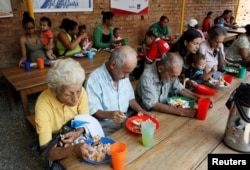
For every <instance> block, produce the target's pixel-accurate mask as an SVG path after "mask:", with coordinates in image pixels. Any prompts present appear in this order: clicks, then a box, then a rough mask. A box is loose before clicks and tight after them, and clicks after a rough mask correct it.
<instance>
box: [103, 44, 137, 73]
mask: <svg viewBox="0 0 250 170" xmlns="http://www.w3.org/2000/svg"><path fill="white" fill-rule="evenodd" d="M124 47H125V46H124ZM124 47H120V48H118V49H116V50H114V51H113V52H112V53H111V55H110V57H109V60H108V62H109V63H112V62H113V63H115V64H116V66H117V67H118V68H121V67H122V66H123V64H124V63H125V61H126V59H127V57H128V55H135V56H137V53H136V51H135V50H134V49H133V48H131V47H129V46H127V48H126V51H125V50H124Z"/></svg>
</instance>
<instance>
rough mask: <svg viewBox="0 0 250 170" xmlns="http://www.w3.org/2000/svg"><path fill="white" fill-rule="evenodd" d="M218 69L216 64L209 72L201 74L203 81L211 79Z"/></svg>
mask: <svg viewBox="0 0 250 170" xmlns="http://www.w3.org/2000/svg"><path fill="white" fill-rule="evenodd" d="M205 70H206V69H205ZM216 71H217V65H214V66H213V67H212V68H211V70H210V71H209V72H207V73H206V72H204V74H203V75H201V76H200V79H201V80H203V81H206V80H208V79H210V78H211V77H212V75H213V74H214V73H215V72H216Z"/></svg>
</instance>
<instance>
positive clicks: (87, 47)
mask: <svg viewBox="0 0 250 170" xmlns="http://www.w3.org/2000/svg"><path fill="white" fill-rule="evenodd" d="M81 34H87V28H86V25H80V26H78V35H81ZM80 46H81V47H82V49H83V51H88V50H90V49H91V48H92V42H90V41H89V38H88V37H86V38H85V39H84V40H82V41H81V42H80Z"/></svg>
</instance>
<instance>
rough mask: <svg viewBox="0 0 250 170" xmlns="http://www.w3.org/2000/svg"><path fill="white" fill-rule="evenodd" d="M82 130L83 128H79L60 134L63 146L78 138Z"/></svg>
mask: <svg viewBox="0 0 250 170" xmlns="http://www.w3.org/2000/svg"><path fill="white" fill-rule="evenodd" d="M83 132H84V128H79V129H77V130H75V131H71V132H68V133H65V134H63V135H61V142H62V144H63V146H68V145H71V144H72V143H73V142H74V140H75V139H76V138H78V137H79V136H80V135H81V134H82V133H83Z"/></svg>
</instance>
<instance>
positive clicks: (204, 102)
mask: <svg viewBox="0 0 250 170" xmlns="http://www.w3.org/2000/svg"><path fill="white" fill-rule="evenodd" d="M209 105H210V100H209V99H206V98H200V99H198V113H197V119H199V120H205V119H206V117H207V112H208V108H209Z"/></svg>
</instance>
